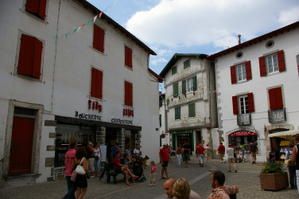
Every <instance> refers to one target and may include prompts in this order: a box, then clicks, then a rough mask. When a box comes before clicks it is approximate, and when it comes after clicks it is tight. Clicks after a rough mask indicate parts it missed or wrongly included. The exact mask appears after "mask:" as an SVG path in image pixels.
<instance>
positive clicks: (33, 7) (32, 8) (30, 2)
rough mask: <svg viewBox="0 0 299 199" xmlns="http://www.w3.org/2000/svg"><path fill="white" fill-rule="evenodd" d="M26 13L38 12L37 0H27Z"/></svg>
mask: <svg viewBox="0 0 299 199" xmlns="http://www.w3.org/2000/svg"><path fill="white" fill-rule="evenodd" d="M25 7H26V11H28V12H30V13H34V14H37V13H38V11H39V0H27V1H26V6H25Z"/></svg>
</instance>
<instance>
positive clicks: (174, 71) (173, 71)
mask: <svg viewBox="0 0 299 199" xmlns="http://www.w3.org/2000/svg"><path fill="white" fill-rule="evenodd" d="M176 72H177V68H176V66H174V67H172V69H171V74H173V75H174V74H176Z"/></svg>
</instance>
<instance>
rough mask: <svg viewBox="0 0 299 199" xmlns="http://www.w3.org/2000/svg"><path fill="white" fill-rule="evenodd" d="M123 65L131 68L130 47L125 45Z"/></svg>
mask: <svg viewBox="0 0 299 199" xmlns="http://www.w3.org/2000/svg"><path fill="white" fill-rule="evenodd" d="M125 65H126V66H129V67H130V68H132V49H131V48H129V47H127V46H125Z"/></svg>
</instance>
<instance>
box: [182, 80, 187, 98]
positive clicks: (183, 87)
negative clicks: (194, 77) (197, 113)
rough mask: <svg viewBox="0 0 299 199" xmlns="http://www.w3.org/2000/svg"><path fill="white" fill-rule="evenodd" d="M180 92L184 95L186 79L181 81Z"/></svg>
mask: <svg viewBox="0 0 299 199" xmlns="http://www.w3.org/2000/svg"><path fill="white" fill-rule="evenodd" d="M182 94H183V95H186V80H183V81H182Z"/></svg>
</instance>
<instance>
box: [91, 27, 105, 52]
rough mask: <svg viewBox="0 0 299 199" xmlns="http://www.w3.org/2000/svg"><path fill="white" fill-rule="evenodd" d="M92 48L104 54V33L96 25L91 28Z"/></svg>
mask: <svg viewBox="0 0 299 199" xmlns="http://www.w3.org/2000/svg"><path fill="white" fill-rule="evenodd" d="M93 31H94V32H93V48H94V49H97V50H98V51H100V52H104V41H105V39H104V38H105V31H104V30H103V29H102V28H100V27H99V26H97V25H94V26H93Z"/></svg>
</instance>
